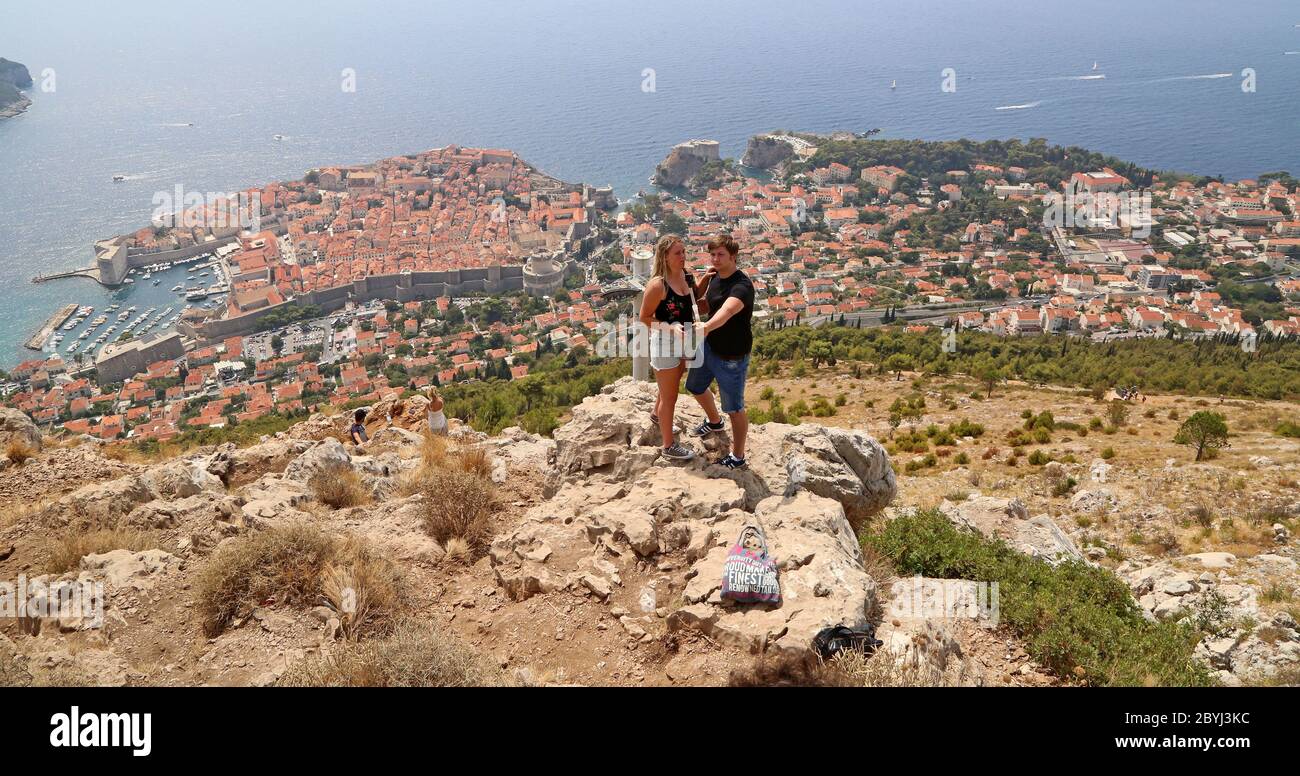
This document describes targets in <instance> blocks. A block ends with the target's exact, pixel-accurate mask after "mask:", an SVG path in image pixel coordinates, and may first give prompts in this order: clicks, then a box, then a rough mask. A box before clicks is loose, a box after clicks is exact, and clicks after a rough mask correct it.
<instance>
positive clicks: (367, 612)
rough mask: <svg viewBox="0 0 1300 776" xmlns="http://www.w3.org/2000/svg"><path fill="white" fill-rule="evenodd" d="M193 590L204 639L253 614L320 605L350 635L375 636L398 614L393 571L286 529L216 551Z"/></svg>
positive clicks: (343, 545)
mask: <svg viewBox="0 0 1300 776" xmlns="http://www.w3.org/2000/svg"><path fill="white" fill-rule="evenodd" d="M194 587H195V593H196V598H197V600H198V608H199V616H200V619H201V621H202V623H203V628H204V630H205V631H206V632H207V633H208V634H209V635H216V634H218V633H220V632H221V631H223V630H224V629H225V628H226V626H228V625H229V624H230V623H231V622H232V621H234V620H235V619H236V618H238V617H239V616H240V615H241V614H243V613H245V612H246V611H247V610H249V609H251V608H252V607H255V606H259V605H264V604H267V603H276V604H290V605H298V606H308V605H314V604H316V603H319V602H320V601H322V600H325V601H330V602H331V603H333V604H334V605H335V610H336V611H338V612H340V613H341V614H344V615H347V616H348V618H349V622H350V628H351V632H352V634H354V635H355V634H357V633H360V632H361V631H365V630H373V629H378V628H379V627H380V626H381V624H382V620H383V619H384V618H386V617H388V616H389V615H391V614H393V613H394V612H395V610H396V609H398V608H399V598H398V591H399V589H400V580H399V577H398V571H397V568H396V566H395V565H394V564H393V563H392V562H391V561H389V560H387V559H385V558H383V557H382V556H380V555H379V554H378V553H375V552H373V551H372V550H370V549H369V548H368V547H367V546H366V545H364V544H363V543H361V541H360V540H357V539H339V540H336V539H333V538H331V537H329V536H327V535H326V534H325V533H323V532H322V531H321V530H320V529H319V528H317V527H315V526H312V525H308V524H306V523H292V524H289V525H284V526H276V527H274V528H270V529H268V530H265V531H258V532H255V533H252V534H249V535H247V536H242V537H240V538H238V539H236V540H234V541H232V542H228V543H226V544H223V545H222V546H221V548H220V549H218V550H217V552H216V553H214V554H213V556H212V557H211V558H210V559H209V560H208V563H207V565H206V566H204V568H203V570H202V571H200V572H199V575H198V578H197V580H196V581H195V585H194ZM349 590H350V591H351V592H350V593H349ZM334 599H337V601H335V600H334ZM362 604H364V605H362ZM349 608H350V609H351V610H352V611H350V612H349V611H347V609H349Z"/></svg>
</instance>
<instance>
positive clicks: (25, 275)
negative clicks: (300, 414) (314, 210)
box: [0, 0, 1300, 367]
mask: <svg viewBox="0 0 1300 776" xmlns="http://www.w3.org/2000/svg"><path fill="white" fill-rule="evenodd" d="M5 18H6V22H5V25H4V27H2V28H0V55H2V56H5V57H7V58H9V59H14V60H17V61H20V62H23V63H24V64H26V65H27V66H28V68H29V69H30V70H31V72H32V76H33V78H34V79H36V81H37V86H36V88H34V89H33V90H31V92H32V93H31V97H32V100H33V104H32V106H31V108H30V109H29V110H28V111H27V113H26V114H24V115H22V116H20V117H18V118H16V119H11V120H6V121H0V288H2V289H3V290H4V295H5V301H4V303H3V304H0V367H5V366H11V365H12V364H13V363H16V362H17V361H19V360H21V359H23V358H28V357H31V355H33V354H32V353H31V351H27V350H25V349H24V348H23V347H22V342H23V340H25V339H26V338H27V337H28V336H30V334H31V333H32V332H33V331H34V330H35V329H36V328H37V327H39V326H40V324H41V323H42V322H43V321H44V319H45V318H46V317H47V316H49V315H50V314H51V313H53V312H54V311H55V310H57V309H58V307H59V306H60V305H61V304H64V303H66V302H73V301H75V302H78V303H79V304H82V305H87V304H90V305H94V306H95V307H97V308H99V309H101V310H102V309H104V308H105V307H107V305H108V304H111V303H112V301H113V300H115V299H120V300H122V301H124V302H125V303H127V304H135V305H137V306H138V307H140V309H141V310H143V309H145V308H146V307H148V306H153V305H155V304H157V302H156V301H152V296H153V293H154V292H155V291H156V290H157V289H156V288H155V287H153V286H152V285H151V283H149V282H145V283H142V282H140V281H139V280H137V283H136V284H135V285H134V286H132V287H129V288H128V289H124V290H119V291H109V290H107V289H102V288H100V287H98V286H96V285H95V284H94V283H93V282H92V281H89V280H84V279H70V280H60V281H54V282H50V283H46V284H40V285H37V284H33V283H30V282H29V280H30V278H31V277H32V276H34V275H37V274H40V273H48V272H56V271H60V270H67V269H72V268H75V267H78V266H84V265H87V264H88V263H89V262H90V260H91V248H90V245H91V242H92V241H93V240H94V239H96V238H100V237H105V236H109V235H112V234H116V233H120V232H123V231H127V230H131V229H135V228H139V227H140V226H143V225H145V224H146V223H147V222H148V218H149V215H150V213H151V212H152V211H153V209H154V203H153V197H154V195H155V193H157V192H160V191H164V192H170V191H172V190H173V188H174V187H175V186H176V185H178V184H179V185H182V186H183V187H184V188H185V189H187V190H191V191H200V192H209V191H228V190H233V189H238V188H242V187H247V186H253V185H257V184H261V183H264V182H267V181H270V180H277V179H285V178H294V177H298V176H301V175H302V174H303V172H304V171H305V170H307V169H309V168H312V167H317V166H322V165H327V164H345V163H358V162H367V161H372V160H374V159H377V158H380V157H383V156H391V155H396V154H402V153H409V152H412V151H417V150H422V149H426V148H432V147H436V146H441V145H445V144H448V143H460V144H464V145H483V146H491V147H506V148H512V149H515V150H516V151H518V152H519V153H520V154H521V155H523V156H524V158H526V159H528V160H529V161H530V162H532V163H533V164H535V165H537V166H539V167H540V168H542V169H543V170H545V171H547V172H548V173H551V174H553V175H556V176H558V177H561V178H565V179H569V180H585V181H588V182H591V183H596V184H613V185H614V186H615V188H616V190H617V191H618V192H619V194H620V195H621V196H628V195H631V194H634V193H635V192H636V191H637V190H638V189H641V188H643V187H646V186H647V185H648V184H647V183H646V179H647V177H648V176H649V174H650V172H651V171H652V169H653V167H654V165H655V163H656V162H657V161H658V160H659V159H660V158H662V157H663V155H664V154H665V153H666V151H667V149H668V148H669V147H670V146H671V145H672V144H674V143H677V142H679V141H681V140H685V139H687V138H690V137H710V138H715V139H717V140H719V141H721V142H722V146H723V151H724V153H725V154H727V155H730V156H739V155H740V154H741V153H742V151H743V149H744V144H745V141H746V139H747V138H748V137H749V136H750V135H752V134H754V133H757V132H762V131H767V130H771V129H777V128H790V129H802V130H809V131H831V130H836V129H852V130H865V129H870V128H875V127H880V128H881V129H882V130H883V132H882V135H883V136H885V137H919V138H926V139H944V138H956V137H973V138H979V139H983V138H993V137H1021V138H1028V137H1045V138H1047V139H1048V140H1050V141H1051V142H1055V143H1063V144H1075V145H1082V146H1087V147H1090V148H1094V149H1096V150H1100V151H1104V152H1107V153H1111V154H1114V155H1116V156H1119V157H1122V158H1126V159H1131V160H1133V161H1135V162H1138V163H1140V164H1144V165H1148V166H1152V167H1157V168H1172V169H1180V170H1186V171H1191V172H1198V173H1204V174H1210V175H1216V174H1222V175H1226V176H1228V177H1230V178H1237V177H1246V176H1253V175H1258V174H1260V173H1262V172H1266V171H1271V170H1277V169H1289V170H1291V172H1293V173H1300V110H1298V109H1297V106H1298V105H1300V56H1288V55H1286V54H1285V52H1286V51H1295V50H1300V29H1297V28H1296V27H1295V26H1294V25H1295V24H1297V23H1300V6H1297V4H1296V3H1295V2H1294V0H1285V1H1284V0H1260V1H1259V2H1255V3H1251V4H1250V6H1249V7H1248V8H1247V7H1245V6H1242V5H1241V4H1238V3H1229V2H1216V1H1212V0H1148V1H1147V2H1142V3H1131V2H1115V1H1114V0H1098V1H1097V2H1093V3H1088V4H1085V5H1080V4H1077V3H1069V2H1055V1H1053V2H1018V1H1017V2H1012V1H1011V0H979V1H978V2H977V1H974V0H972V1H969V2H962V1H961V0H917V1H916V2H906V3H903V2H890V3H883V2H866V1H859V2H854V1H852V0H808V2H803V3H799V4H797V5H789V4H776V3H771V4H769V3H757V2H738V1H735V0H727V1H724V2H710V3H697V2H683V1H682V0H664V1H663V2H646V3H635V4H631V3H607V2H594V1H585V0H557V1H556V2H523V1H522V0H520V1H518V2H488V3H461V4H455V5H452V4H449V3H441V2H404V1H398V2H389V3H384V4H382V5H378V4H377V5H375V6H373V7H368V6H364V5H362V4H357V3H354V2H348V3H344V2H337V1H335V0H323V1H322V2H311V3H305V2H304V3H252V2H245V1H244V0H235V1H234V2H228V3H222V4H219V5H218V6H212V7H210V8H208V7H201V8H200V7H192V6H179V5H177V4H174V3H163V2H157V1H156V0H142V1H141V2H131V3H121V4H107V3H99V2H81V1H79V0H73V1H72V2H61V3H57V4H24V5H17V6H14V7H11V8H8V9H7V10H6V17H5ZM1094 62H1097V64H1098V69H1097V70H1096V71H1093V69H1092V66H1093V63H1094ZM948 67H951V68H954V69H955V70H956V71H957V74H958V75H957V85H958V88H957V91H956V92H955V93H947V92H944V91H942V90H941V89H940V86H941V80H942V72H941V71H942V70H943V69H944V68H948ZM47 68H50V69H52V70H53V76H54V79H55V81H54V84H55V87H56V88H55V90H54V91H53V92H44V91H42V90H41V88H40V86H41V83H42V80H43V74H44V71H45V70H46V69H47ZM647 68H649V69H653V71H654V90H653V91H648V90H646V89H644V88H643V87H644V86H645V84H646V75H644V73H645V71H646V70H647ZM1245 68H1253V69H1254V71H1255V73H1256V79H1257V91H1255V92H1254V93H1246V92H1243V91H1242V90H1241V82H1242V80H1243V76H1242V71H1243V69H1245ZM345 69H351V70H353V71H355V74H356V91H355V92H345V91H343V89H342V88H341V84H342V81H343V80H344V70H345ZM1096 74H1104V75H1105V76H1106V78H1104V79H1095V78H1092V79H1086V80H1085V79H1083V78H1082V77H1083V76H1091V75H1096ZM894 80H896V81H897V82H898V88H897V89H893V90H891V89H890V88H889V84H890V82H891V81H894ZM191 124H192V126H189V125H191ZM277 134H279V135H283V136H284V139H283V140H275V139H274V135H277ZM116 174H122V175H126V176H127V177H128V179H127V180H126V181H124V182H121V183H114V182H113V181H112V177H113V176H114V175H116ZM175 282H177V281H174V280H173V281H171V282H168V281H167V280H164V282H163V284H161V285H160V286H159V288H161V289H163V292H164V293H163V297H168V296H169V295H168V294H166V289H168V288H170V287H171V286H172V285H175ZM146 299H149V300H150V301H146ZM182 304H183V302H182ZM164 306H165V305H164Z"/></svg>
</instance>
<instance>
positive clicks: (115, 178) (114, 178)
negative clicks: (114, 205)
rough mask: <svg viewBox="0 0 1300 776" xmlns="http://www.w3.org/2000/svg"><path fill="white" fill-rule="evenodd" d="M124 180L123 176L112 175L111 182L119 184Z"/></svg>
mask: <svg viewBox="0 0 1300 776" xmlns="http://www.w3.org/2000/svg"><path fill="white" fill-rule="evenodd" d="M124 180H126V176H125V175H114V176H113V182H114V183H121V182H122V181H124Z"/></svg>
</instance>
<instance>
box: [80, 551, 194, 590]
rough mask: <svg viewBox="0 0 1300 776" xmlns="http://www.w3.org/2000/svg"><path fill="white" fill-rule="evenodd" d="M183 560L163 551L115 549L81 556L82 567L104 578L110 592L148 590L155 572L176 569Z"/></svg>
mask: <svg viewBox="0 0 1300 776" xmlns="http://www.w3.org/2000/svg"><path fill="white" fill-rule="evenodd" d="M179 562H180V559H179V558H177V557H176V556H175V555H172V554H171V553H169V552H164V551H162V550H144V551H142V552H131V551H130V550H112V551H110V552H105V553H100V554H98V555H87V556H85V557H84V558H82V559H81V569H82V570H83V571H88V572H91V574H92V575H93V576H95V577H102V578H103V580H104V583H105V585H106V587H108V588H109V589H108V591H107V592H108V593H109V594H110V595H112V594H113V592H114V590H120V589H123V588H132V589H136V590H140V589H144V588H146V587H148V586H150V584H151V580H150V579H149V578H150V577H152V576H153V575H155V574H157V573H159V572H160V571H163V570H165V569H168V568H174V567H175V566H177V565H178V564H179Z"/></svg>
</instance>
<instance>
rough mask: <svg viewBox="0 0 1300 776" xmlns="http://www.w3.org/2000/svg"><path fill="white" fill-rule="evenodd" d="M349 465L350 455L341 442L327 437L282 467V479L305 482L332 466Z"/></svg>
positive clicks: (350, 462)
mask: <svg viewBox="0 0 1300 776" xmlns="http://www.w3.org/2000/svg"><path fill="white" fill-rule="evenodd" d="M351 465H352V456H351V455H349V454H348V451H347V450H346V449H345V448H344V447H343V443H342V442H340V441H339V440H337V439H335V438H333V437H328V438H326V439H322V440H321V441H320V442H318V443H317V444H316V445H314V446H313V447H311V448H309V449H308V450H307V451H306V452H304V453H303V454H302V455H300V456H298V457H297V458H295V459H293V461H292V462H290V463H289V465H288V466H286V467H285V469H284V479H286V480H292V481H294V482H302V483H306V482H309V481H311V478H312V477H314V476H316V475H317V474H320V473H322V472H327V471H329V470H331V469H332V468H334V467H337V466H351Z"/></svg>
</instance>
